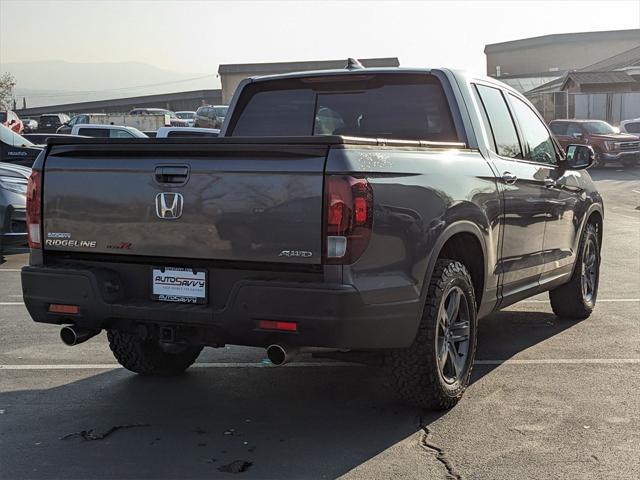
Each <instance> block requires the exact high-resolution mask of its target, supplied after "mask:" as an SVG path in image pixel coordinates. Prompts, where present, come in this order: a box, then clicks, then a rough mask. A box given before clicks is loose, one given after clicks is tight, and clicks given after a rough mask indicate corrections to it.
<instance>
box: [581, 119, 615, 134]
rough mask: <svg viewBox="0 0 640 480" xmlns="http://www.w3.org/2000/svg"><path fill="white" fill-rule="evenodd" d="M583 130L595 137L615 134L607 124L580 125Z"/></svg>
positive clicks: (591, 123) (600, 122) (588, 123)
mask: <svg viewBox="0 0 640 480" xmlns="http://www.w3.org/2000/svg"><path fill="white" fill-rule="evenodd" d="M582 125H583V127H584V128H585V130H587V132H589V133H593V134H595V135H611V134H614V133H616V131H615V130H614V129H613V127H612V126H611V125H609V124H608V123H607V122H602V121H599V122H586V123H583V124H582Z"/></svg>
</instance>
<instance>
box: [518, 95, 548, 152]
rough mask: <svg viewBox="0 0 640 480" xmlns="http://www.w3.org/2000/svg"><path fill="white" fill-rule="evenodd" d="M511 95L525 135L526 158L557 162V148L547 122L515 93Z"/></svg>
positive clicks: (523, 135)
mask: <svg viewBox="0 0 640 480" xmlns="http://www.w3.org/2000/svg"><path fill="white" fill-rule="evenodd" d="M509 97H510V101H511V106H512V107H513V114H514V116H515V117H516V120H517V121H518V125H519V126H520V130H521V133H522V137H523V143H524V150H525V152H524V159H525V160H531V161H532V162H537V163H549V164H555V163H556V162H557V159H556V149H555V147H554V144H553V140H552V139H551V134H550V133H549V130H547V127H546V126H545V124H544V123H543V122H542V120H540V117H538V115H536V113H535V112H534V111H533V109H532V108H531V107H530V106H529V105H527V104H526V103H524V102H523V101H522V100H520V99H519V98H518V97H516V96H514V95H511V94H509Z"/></svg>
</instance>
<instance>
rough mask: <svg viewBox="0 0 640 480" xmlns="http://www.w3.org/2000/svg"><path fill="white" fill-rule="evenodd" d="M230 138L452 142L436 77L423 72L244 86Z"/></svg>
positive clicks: (453, 135)
mask: <svg viewBox="0 0 640 480" xmlns="http://www.w3.org/2000/svg"><path fill="white" fill-rule="evenodd" d="M235 111H239V112H240V114H239V115H237V114H236V115H234V117H235V125H234V124H233V120H234V119H233V118H232V125H231V131H232V135H233V136H308V135H347V136H360V137H373V138H396V139H403V140H429V141H442V142H451V141H458V136H457V133H456V130H455V127H454V125H453V120H452V117H451V112H450V109H449V105H448V103H447V99H446V96H445V93H444V90H443V88H442V85H441V84H440V80H438V78H436V77H435V76H433V75H428V74H402V75H400V74H378V75H351V76H348V77H346V78H345V77H341V76H339V77H310V78H296V79H291V80H279V81H267V82H258V83H255V84H253V85H249V86H247V87H245V91H244V92H243V94H242V97H241V98H240V101H239V108H238V109H236V110H235Z"/></svg>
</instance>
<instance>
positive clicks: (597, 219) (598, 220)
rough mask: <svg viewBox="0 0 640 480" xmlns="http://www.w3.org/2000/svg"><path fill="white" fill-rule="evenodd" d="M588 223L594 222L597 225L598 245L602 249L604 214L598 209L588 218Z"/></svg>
mask: <svg viewBox="0 0 640 480" xmlns="http://www.w3.org/2000/svg"><path fill="white" fill-rule="evenodd" d="M587 223H590V224H592V225H593V226H595V227H596V232H598V246H599V248H600V249H602V215H601V214H600V212H598V211H597V210H596V211H594V212H593V213H591V215H589V218H588V219H587Z"/></svg>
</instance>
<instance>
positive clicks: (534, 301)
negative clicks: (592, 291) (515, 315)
mask: <svg viewBox="0 0 640 480" xmlns="http://www.w3.org/2000/svg"><path fill="white" fill-rule="evenodd" d="M619 302H640V298H602V299H601V298H599V299H598V300H596V304H598V303H619ZM518 303H549V300H521V301H519V302H518ZM518 303H514V305H518Z"/></svg>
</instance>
